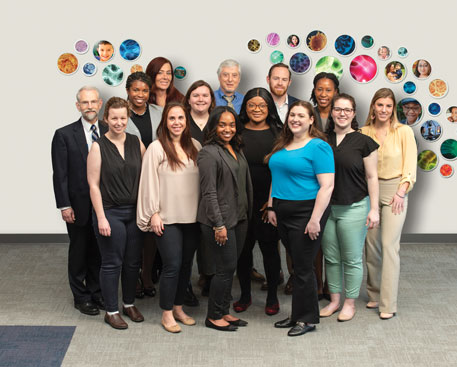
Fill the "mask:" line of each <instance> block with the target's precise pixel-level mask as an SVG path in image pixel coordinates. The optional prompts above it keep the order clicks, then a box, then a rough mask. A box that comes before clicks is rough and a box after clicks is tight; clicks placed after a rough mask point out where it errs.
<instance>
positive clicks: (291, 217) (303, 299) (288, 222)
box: [273, 199, 329, 324]
mask: <svg viewBox="0 0 457 367" xmlns="http://www.w3.org/2000/svg"><path fill="white" fill-rule="evenodd" d="M314 203H315V200H280V199H274V200H273V208H274V210H275V212H276V218H277V221H278V231H279V236H280V237H281V241H282V243H283V244H284V246H285V247H286V248H287V250H288V252H289V254H290V256H291V257H292V262H293V264H294V278H293V280H294V281H293V293H292V315H291V320H292V321H295V322H296V321H301V322H307V323H312V324H318V323H319V303H318V298H317V282H316V276H315V274H314V270H313V264H314V259H315V257H316V255H317V252H318V250H319V248H320V244H321V238H322V233H324V228H325V224H326V223H327V219H328V216H329V208H327V209H326V210H325V212H324V214H323V215H322V218H321V220H320V227H321V230H320V234H319V236H318V237H317V239H316V240H311V238H310V237H309V235H308V234H305V228H306V225H307V224H308V221H309V219H310V218H311V214H312V212H313V209H314Z"/></svg>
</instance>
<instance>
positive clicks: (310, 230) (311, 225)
mask: <svg viewBox="0 0 457 367" xmlns="http://www.w3.org/2000/svg"><path fill="white" fill-rule="evenodd" d="M320 231H321V225H320V224H319V222H318V221H316V220H313V219H310V220H309V222H308V224H307V225H306V228H305V234H307V235H308V236H309V238H311V239H312V240H313V241H315V240H317V238H318V237H319V232H320Z"/></svg>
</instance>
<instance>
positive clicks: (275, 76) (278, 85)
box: [267, 67, 292, 97]
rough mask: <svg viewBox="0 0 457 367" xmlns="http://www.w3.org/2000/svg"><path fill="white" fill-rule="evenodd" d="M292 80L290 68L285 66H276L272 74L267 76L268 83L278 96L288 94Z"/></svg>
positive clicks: (272, 91)
mask: <svg viewBox="0 0 457 367" xmlns="http://www.w3.org/2000/svg"><path fill="white" fill-rule="evenodd" d="M291 82H292V81H291V80H290V75H289V70H288V69H287V68H284V67H276V68H274V69H273V70H272V71H271V76H269V77H268V76H267V83H268V85H269V86H270V92H271V94H273V95H274V96H276V97H282V96H283V95H284V94H286V93H287V89H288V88H289V85H290V83H291Z"/></svg>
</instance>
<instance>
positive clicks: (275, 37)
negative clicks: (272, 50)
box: [267, 32, 281, 47]
mask: <svg viewBox="0 0 457 367" xmlns="http://www.w3.org/2000/svg"><path fill="white" fill-rule="evenodd" d="M279 41H281V37H279V34H277V33H274V32H273V33H269V34H268V35H267V43H268V45H270V46H271V47H275V46H277V45H279Z"/></svg>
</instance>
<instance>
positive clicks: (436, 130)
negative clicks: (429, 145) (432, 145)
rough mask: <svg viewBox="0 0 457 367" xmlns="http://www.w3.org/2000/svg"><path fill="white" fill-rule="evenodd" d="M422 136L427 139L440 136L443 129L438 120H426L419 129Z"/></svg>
mask: <svg viewBox="0 0 457 367" xmlns="http://www.w3.org/2000/svg"><path fill="white" fill-rule="evenodd" d="M420 132H421V135H422V137H423V138H424V139H425V140H427V141H436V140H438V139H439V138H440V137H441V134H442V133H443V130H442V128H441V125H440V124H439V122H438V121H435V120H427V121H425V122H424V123H423V124H422V126H421V129H420Z"/></svg>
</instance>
